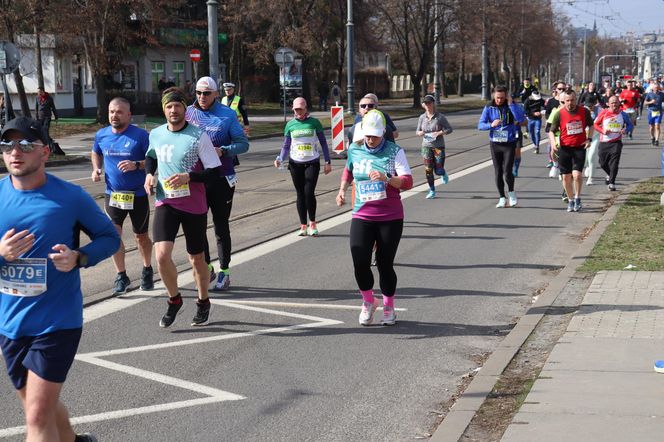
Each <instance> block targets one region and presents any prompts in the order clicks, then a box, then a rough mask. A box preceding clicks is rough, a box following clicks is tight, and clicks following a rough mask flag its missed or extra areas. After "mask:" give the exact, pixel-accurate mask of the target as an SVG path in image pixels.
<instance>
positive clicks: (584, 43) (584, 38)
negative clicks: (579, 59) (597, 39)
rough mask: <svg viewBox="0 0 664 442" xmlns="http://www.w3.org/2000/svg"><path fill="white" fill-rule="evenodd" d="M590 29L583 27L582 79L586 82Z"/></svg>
mask: <svg viewBox="0 0 664 442" xmlns="http://www.w3.org/2000/svg"><path fill="white" fill-rule="evenodd" d="M587 33H588V30H587V29H586V28H585V27H584V28H583V74H582V75H581V81H583V82H584V83H585V82H586V80H587V78H586V43H587V35H586V34H587Z"/></svg>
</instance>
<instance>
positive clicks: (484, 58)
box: [482, 2, 491, 101]
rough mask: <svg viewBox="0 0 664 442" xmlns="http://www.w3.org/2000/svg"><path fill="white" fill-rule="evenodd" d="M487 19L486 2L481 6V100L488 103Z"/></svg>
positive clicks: (489, 96)
mask: <svg viewBox="0 0 664 442" xmlns="http://www.w3.org/2000/svg"><path fill="white" fill-rule="evenodd" d="M488 26H489V24H488V19H487V16H486V2H483V5H482V100H486V101H489V99H490V98H491V95H490V94H489V48H488V41H487V35H486V34H487V27H488Z"/></svg>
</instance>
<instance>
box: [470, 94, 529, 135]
mask: <svg viewBox="0 0 664 442" xmlns="http://www.w3.org/2000/svg"><path fill="white" fill-rule="evenodd" d="M525 119H526V116H525V113H524V111H523V108H522V107H521V106H519V105H517V104H514V103H513V104H510V105H509V106H507V105H503V106H495V105H493V104H491V105H487V106H484V110H483V111H482V115H481V116H480V121H479V123H478V124H477V129H479V130H488V131H489V139H490V140H491V141H494V142H499V143H512V142H514V141H516V140H517V133H518V130H519V129H518V126H519V125H520V124H521V123H523V122H524V121H525ZM494 120H500V121H501V124H500V125H499V126H497V127H491V123H492V122H493V121H494Z"/></svg>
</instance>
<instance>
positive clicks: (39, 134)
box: [0, 117, 48, 144]
mask: <svg viewBox="0 0 664 442" xmlns="http://www.w3.org/2000/svg"><path fill="white" fill-rule="evenodd" d="M12 130H15V131H16V132H18V133H20V134H21V135H23V138H24V139H25V140H27V141H30V142H32V141H37V140H39V141H41V142H42V143H44V144H48V142H47V141H46V136H45V135H44V131H43V129H42V125H41V124H39V122H38V121H37V120H34V119H32V118H28V117H17V118H14V119H13V120H9V122H7V124H5V127H3V128H2V134H0V138H2V140H3V141H7V138H6V137H7V133H8V132H10V131H12Z"/></svg>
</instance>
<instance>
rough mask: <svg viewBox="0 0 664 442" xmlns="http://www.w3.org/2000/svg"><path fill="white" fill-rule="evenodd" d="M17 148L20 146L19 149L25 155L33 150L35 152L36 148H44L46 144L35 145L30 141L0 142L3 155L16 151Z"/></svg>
mask: <svg viewBox="0 0 664 442" xmlns="http://www.w3.org/2000/svg"><path fill="white" fill-rule="evenodd" d="M15 146H18V148H19V149H20V150H21V152H23V153H30V152H32V151H33V150H35V148H36V147H42V146H44V144H43V143H35V142H32V141H28V140H21V141H16V140H14V141H0V151H2V153H9V152H11V151H12V150H14V147H15Z"/></svg>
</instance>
